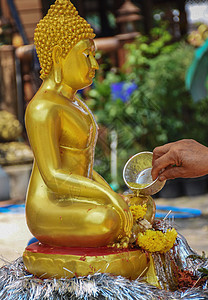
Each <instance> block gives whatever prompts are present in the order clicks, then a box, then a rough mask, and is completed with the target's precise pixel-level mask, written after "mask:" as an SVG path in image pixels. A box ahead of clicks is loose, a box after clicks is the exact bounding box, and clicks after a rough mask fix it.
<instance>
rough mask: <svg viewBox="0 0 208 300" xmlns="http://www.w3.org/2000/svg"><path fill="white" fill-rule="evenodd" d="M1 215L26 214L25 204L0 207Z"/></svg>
mask: <svg viewBox="0 0 208 300" xmlns="http://www.w3.org/2000/svg"><path fill="white" fill-rule="evenodd" d="M0 213H8V214H24V213H25V204H11V205H6V206H3V207H0Z"/></svg>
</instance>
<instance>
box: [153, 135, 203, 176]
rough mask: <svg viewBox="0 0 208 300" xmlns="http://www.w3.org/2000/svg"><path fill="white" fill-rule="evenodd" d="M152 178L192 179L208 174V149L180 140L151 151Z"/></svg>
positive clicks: (198, 144)
mask: <svg viewBox="0 0 208 300" xmlns="http://www.w3.org/2000/svg"><path fill="white" fill-rule="evenodd" d="M152 166H153V167H152V177H153V179H156V178H157V177H158V176H159V179H160V180H161V181H162V180H165V179H173V178H177V177H184V178H188V177H189V178H192V177H199V176H203V175H205V174H208V148H207V147H205V146H203V145H201V144H200V143H198V142H196V141H194V140H180V141H177V142H174V143H169V144H166V145H164V146H161V147H157V148H155V149H154V151H153V162H152Z"/></svg>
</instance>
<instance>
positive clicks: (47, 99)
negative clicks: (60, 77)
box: [26, 91, 70, 114]
mask: <svg viewBox="0 0 208 300" xmlns="http://www.w3.org/2000/svg"><path fill="white" fill-rule="evenodd" d="M66 106H67V107H68V108H69V106H70V101H67V100H66V99H65V98H64V97H62V96H60V95H58V94H57V93H54V92H51V91H49V92H45V93H37V94H36V95H35V96H34V97H33V99H32V100H31V101H30V102H29V104H28V106H27V110H26V113H27V114H28V113H31V112H32V113H37V114H39V113H42V114H43V113H44V112H45V113H51V112H53V113H59V112H60V111H61V110H63V109H66Z"/></svg>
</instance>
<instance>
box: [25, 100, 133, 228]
mask: <svg viewBox="0 0 208 300" xmlns="http://www.w3.org/2000/svg"><path fill="white" fill-rule="evenodd" d="M33 106H34V104H33V103H30V104H29V107H28V108H27V112H26V120H25V121H26V128H27V133H28V137H29V140H30V144H31V147H32V149H33V152H34V156H35V161H36V163H37V165H38V169H39V171H40V174H41V176H42V178H43V180H44V182H45V184H46V185H47V187H48V188H49V189H51V190H52V191H53V192H54V193H56V194H59V195H65V196H67V195H69V196H70V197H72V198H73V199H76V198H77V199H79V198H80V197H82V198H84V199H86V200H87V199H88V200H89V201H93V202H96V200H97V201H98V203H99V204H103V205H112V206H113V207H114V208H115V209H116V211H117V212H118V213H119V214H120V216H121V220H123V227H124V228H123V230H124V232H126V233H129V231H130V230H131V225H132V216H131V214H130V212H129V209H128V205H127V204H126V203H125V201H124V200H123V199H122V197H121V196H119V195H118V194H116V193H115V192H114V191H112V190H111V189H109V187H108V188H107V186H106V184H105V185H103V181H102V184H101V183H100V180H101V179H99V182H98V181H94V180H91V179H89V178H86V177H83V176H80V175H76V174H73V173H69V170H68V169H66V168H64V166H62V162H61V157H60V150H59V138H60V134H61V125H62V124H61V119H60V116H59V114H60V112H59V110H58V109H57V108H55V109H54V108H52V109H49V108H48V107H44V101H43V102H41V105H37V104H35V107H33ZM96 177H97V178H98V176H96Z"/></svg>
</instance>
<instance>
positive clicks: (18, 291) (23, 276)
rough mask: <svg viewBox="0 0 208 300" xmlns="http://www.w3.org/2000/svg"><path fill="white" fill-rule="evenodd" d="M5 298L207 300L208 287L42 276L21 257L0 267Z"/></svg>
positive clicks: (102, 277) (1, 294)
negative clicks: (162, 286)
mask: <svg viewBox="0 0 208 300" xmlns="http://www.w3.org/2000/svg"><path fill="white" fill-rule="evenodd" d="M0 299H2V300H40V299H41V300H69V299H70V300H77V299H84V300H94V299H100V300H104V299H106V300H139V299H142V300H156V299H161V300H162V299H175V300H177V299H184V300H186V299H187V300H188V299H193V300H203V299H208V290H207V289H196V288H192V289H190V290H186V291H185V292H179V291H176V292H168V291H165V290H160V289H157V288H156V287H154V286H150V285H148V284H146V283H143V282H140V281H138V280H134V281H129V280H128V279H125V278H123V277H121V276H110V275H107V274H95V275H92V276H87V277H83V278H72V279H43V280H42V279H41V278H37V277H35V276H33V275H31V274H29V273H28V272H27V271H26V270H25V267H24V264H23V261H22V258H21V257H20V258H18V259H17V260H16V261H14V263H11V264H7V265H5V266H3V267H2V268H1V269H0Z"/></svg>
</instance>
